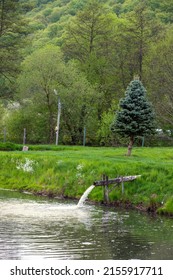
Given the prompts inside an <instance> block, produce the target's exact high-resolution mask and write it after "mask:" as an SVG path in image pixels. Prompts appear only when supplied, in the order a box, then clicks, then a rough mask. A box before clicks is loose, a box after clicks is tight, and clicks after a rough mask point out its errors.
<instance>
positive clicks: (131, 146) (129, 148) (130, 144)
mask: <svg viewBox="0 0 173 280" xmlns="http://www.w3.org/2000/svg"><path fill="white" fill-rule="evenodd" d="M133 144H134V136H130V142H129V145H128V150H127V154H126V156H131V152H132V148H133Z"/></svg>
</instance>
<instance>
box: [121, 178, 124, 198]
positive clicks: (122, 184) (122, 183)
mask: <svg viewBox="0 0 173 280" xmlns="http://www.w3.org/2000/svg"><path fill="white" fill-rule="evenodd" d="M121 186H122V194H124V181H123V177H122V182H121Z"/></svg>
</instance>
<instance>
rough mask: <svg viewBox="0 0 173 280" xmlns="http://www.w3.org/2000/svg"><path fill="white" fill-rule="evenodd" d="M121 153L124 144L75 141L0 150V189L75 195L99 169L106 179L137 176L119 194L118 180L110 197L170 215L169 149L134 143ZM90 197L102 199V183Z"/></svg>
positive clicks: (79, 193)
mask: <svg viewBox="0 0 173 280" xmlns="http://www.w3.org/2000/svg"><path fill="white" fill-rule="evenodd" d="M34 148H35V149H36V150H37V149H48V148H49V149H52V150H50V151H33V150H31V149H34ZM124 153H125V148H117V149H116V148H90V147H79V146H46V147H43V146H41V147H40V146H31V147H29V151H28V152H21V151H16V152H0V160H1V169H0V181H1V188H9V189H11V188H12V189H16V190H20V191H31V192H34V193H40V194H47V195H50V196H51V195H53V196H60V197H62V196H63V197H69V198H70V197H71V198H77V199H79V198H80V196H81V195H82V193H83V192H84V190H85V189H87V188H88V187H89V186H90V185H91V184H92V183H93V182H94V181H96V180H101V179H102V175H103V174H106V175H108V176H109V178H115V177H118V176H128V175H141V177H140V178H137V179H136V180H135V181H133V182H127V183H124V186H125V192H124V194H122V189H121V185H120V186H119V187H116V188H114V190H113V191H112V192H110V202H111V203H118V202H119V203H120V202H121V203H122V204H124V203H125V204H126V203H127V202H130V203H131V204H132V205H134V206H135V207H140V209H148V211H155V210H156V209H160V210H159V211H160V212H162V213H163V212H165V213H169V214H173V211H172V210H171V208H172V199H173V196H172V160H173V159H172V148H135V149H134V152H133V156H131V157H126V156H124ZM90 200H93V201H97V202H102V201H103V190H102V187H95V189H94V190H93V191H92V192H91V194H90Z"/></svg>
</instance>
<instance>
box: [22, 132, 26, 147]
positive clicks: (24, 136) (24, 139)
mask: <svg viewBox="0 0 173 280" xmlns="http://www.w3.org/2000/svg"><path fill="white" fill-rule="evenodd" d="M25 144H26V128H24V131H23V145H25Z"/></svg>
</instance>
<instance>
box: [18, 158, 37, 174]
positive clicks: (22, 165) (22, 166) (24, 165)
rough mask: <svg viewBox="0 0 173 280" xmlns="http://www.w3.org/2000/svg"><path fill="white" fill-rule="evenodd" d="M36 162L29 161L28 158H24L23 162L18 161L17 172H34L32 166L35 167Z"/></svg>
mask: <svg viewBox="0 0 173 280" xmlns="http://www.w3.org/2000/svg"><path fill="white" fill-rule="evenodd" d="M36 164H37V162H36V161H34V160H31V159H29V158H25V161H24V162H20V161H18V162H17V164H16V168H17V169H18V170H23V171H24V172H30V173H32V172H34V165H36Z"/></svg>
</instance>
